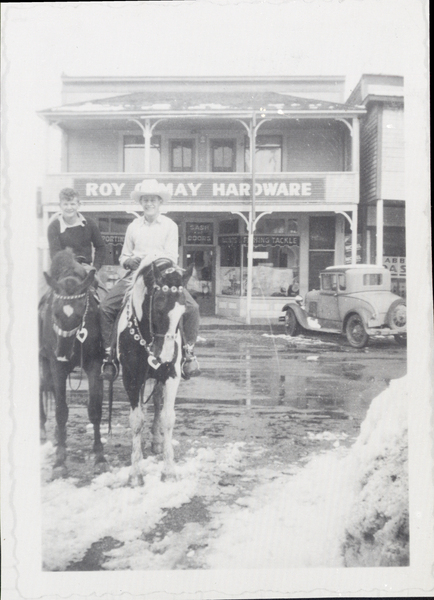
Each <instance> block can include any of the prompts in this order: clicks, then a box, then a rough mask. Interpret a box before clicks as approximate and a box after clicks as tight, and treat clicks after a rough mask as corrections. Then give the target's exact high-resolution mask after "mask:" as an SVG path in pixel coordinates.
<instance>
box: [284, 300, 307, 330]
mask: <svg viewBox="0 0 434 600" xmlns="http://www.w3.org/2000/svg"><path fill="white" fill-rule="evenodd" d="M288 308H291V309H292V310H293V311H294V314H295V316H296V319H297V321H298V322H299V324H300V325H301V326H302V327H304V328H305V329H310V327H309V324H308V322H307V317H308V314H307V312H306V311H305V310H304V308H303V307H302V306H300V304H298V302H296V301H295V300H293V301H292V302H291V301H290V302H287V304H285V306H284V307H283V308H282V312H286V311H287V310H288Z"/></svg>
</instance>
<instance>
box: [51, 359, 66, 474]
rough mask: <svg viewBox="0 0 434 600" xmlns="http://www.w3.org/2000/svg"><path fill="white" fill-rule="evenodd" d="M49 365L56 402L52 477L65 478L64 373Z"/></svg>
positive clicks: (57, 367)
mask: <svg viewBox="0 0 434 600" xmlns="http://www.w3.org/2000/svg"><path fill="white" fill-rule="evenodd" d="M56 363H57V361H56V360H55V359H54V360H53V361H52V363H51V372H52V374H53V387H54V398H55V402H56V441H57V447H56V460H55V463H54V466H53V477H66V475H67V468H66V465H65V461H66V423H67V422H68V413H69V411H68V405H67V404H66V376H67V374H66V371H65V370H64V369H62V367H61V366H60V365H57V364H56Z"/></svg>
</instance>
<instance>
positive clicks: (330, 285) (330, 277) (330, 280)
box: [322, 273, 338, 292]
mask: <svg viewBox="0 0 434 600" xmlns="http://www.w3.org/2000/svg"><path fill="white" fill-rule="evenodd" d="M322 289H323V290H325V291H326V292H329V291H332V292H336V290H337V289H338V288H337V283H336V275H335V274H331V273H325V274H323V275H322Z"/></svg>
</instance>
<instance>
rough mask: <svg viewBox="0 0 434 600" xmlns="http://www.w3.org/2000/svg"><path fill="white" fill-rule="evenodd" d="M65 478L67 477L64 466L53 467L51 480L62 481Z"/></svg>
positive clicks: (66, 470)
mask: <svg viewBox="0 0 434 600" xmlns="http://www.w3.org/2000/svg"><path fill="white" fill-rule="evenodd" d="M65 477H68V469H67V468H66V465H57V466H56V465H55V466H54V467H53V479H64V478H65Z"/></svg>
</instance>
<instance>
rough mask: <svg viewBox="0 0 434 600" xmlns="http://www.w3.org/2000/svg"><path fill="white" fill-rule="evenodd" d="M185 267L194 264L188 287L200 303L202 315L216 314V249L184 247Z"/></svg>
mask: <svg viewBox="0 0 434 600" xmlns="http://www.w3.org/2000/svg"><path fill="white" fill-rule="evenodd" d="M183 265H184V268H185V269H188V267H189V266H191V265H193V272H192V274H191V277H190V279H189V280H188V283H187V289H188V291H189V292H190V294H191V295H192V296H193V298H194V299H195V300H196V302H197V303H198V304H199V309H200V314H201V315H202V316H210V315H215V265H214V249H213V248H204V249H203V250H201V249H199V248H198V247H197V246H194V247H191V246H186V247H184V261H183Z"/></svg>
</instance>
